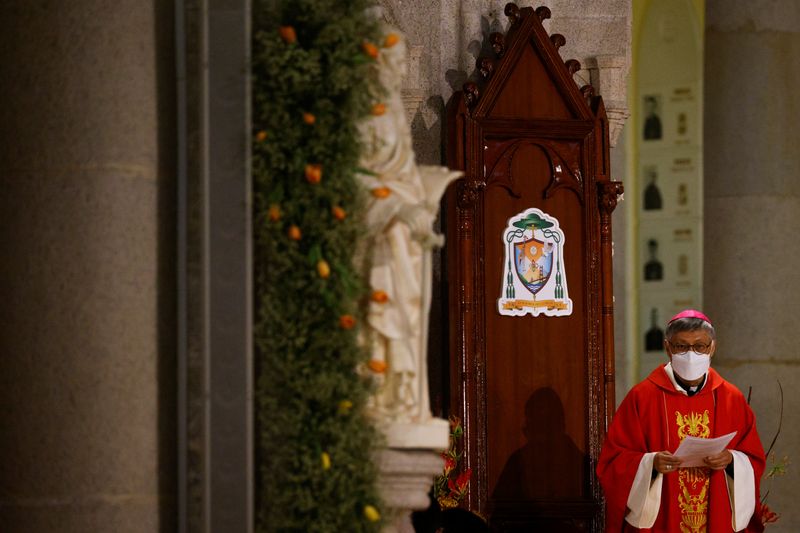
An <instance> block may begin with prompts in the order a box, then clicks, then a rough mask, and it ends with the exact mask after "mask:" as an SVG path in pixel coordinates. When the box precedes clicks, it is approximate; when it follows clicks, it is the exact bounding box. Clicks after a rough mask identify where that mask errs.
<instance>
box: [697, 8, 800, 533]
mask: <svg viewBox="0 0 800 533" xmlns="http://www.w3.org/2000/svg"><path fill="white" fill-rule="evenodd" d="M798 28H800V4H798V3H797V2H794V1H793V0H781V1H766V0H760V1H752V0H747V1H745V0H725V1H723V0H708V2H707V11H706V57H705V80H706V85H705V110H706V111H705V165H706V172H705V176H706V181H705V183H706V190H705V202H706V203H705V243H706V246H705V269H704V278H705V294H704V301H705V302H706V308H707V312H708V314H709V315H710V316H711V317H712V318H713V319H714V320H715V322H716V324H717V331H718V336H719V347H718V349H717V355H716V356H715V357H714V359H715V361H714V365H715V366H716V368H717V369H718V370H719V371H720V372H721V373H722V374H723V375H724V376H725V377H727V378H729V379H730V380H731V381H733V382H734V383H735V384H736V385H737V386H738V387H739V388H740V389H742V391H743V392H744V393H745V394H747V391H748V389H749V387H751V386H752V388H753V389H752V406H753V409H754V410H755V412H756V416H757V420H758V428H759V433H760V435H761V440H762V442H764V444H765V446H768V445H769V443H770V441H771V440H772V437H773V435H774V434H775V431H776V428H777V425H778V409H779V396H778V386H777V381H778V380H780V382H781V383H782V385H783V389H784V417H783V430H782V432H781V435H780V437H779V439H778V442H777V444H776V446H775V451H776V453H777V455H778V457H781V456H783V455H789V456H790V459H791V460H792V461H793V462H794V463H795V465H796V464H797V463H798V458H800V427H798V425H797V423H796V422H797V420H798V413H800V395H798V394H797V392H796V391H797V389H798V387H800V351H799V350H798V348H797V342H796V338H795V332H796V330H797V323H798V320H797V316H798V315H797V309H796V302H797V300H798V298H800V275H798V273H797V268H796V265H797V264H798V262H800V240H798V238H797V228H798V227H800V179H799V178H800V149H798V146H800V123H798V120H797V117H798V116H800V95H798V93H797V89H796V88H797V87H798V84H799V83H800V73H799V72H798V70H797V68H796V64H797V57H798V54H800V31H798ZM795 465H792V466H790V467H789V474H788V475H787V476H785V477H782V478H777V479H776V480H775V481H774V484H773V485H772V492H771V494H770V496H769V499H768V503H769V504H770V505H771V506H772V507H773V508H774V509H775V510H776V511H778V512H779V513H782V514H783V517H782V519H781V521H780V522H778V524H776V525H774V526H771V527H769V528H768V531H775V532H780V531H786V532H789V531H799V530H800V508H798V507H797V505H796V501H797V495H796V490H795V487H796V486H797V485H798V483H800V474H799V473H798V469H797V467H796V466H795ZM767 488H770V484H769V481H766V482H765V485H764V489H767ZM764 489H762V492H763V490H764Z"/></svg>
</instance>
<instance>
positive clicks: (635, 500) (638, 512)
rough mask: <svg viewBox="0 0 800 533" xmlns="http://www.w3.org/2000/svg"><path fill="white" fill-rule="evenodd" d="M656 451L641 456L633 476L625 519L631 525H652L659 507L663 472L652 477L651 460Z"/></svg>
mask: <svg viewBox="0 0 800 533" xmlns="http://www.w3.org/2000/svg"><path fill="white" fill-rule="evenodd" d="M656 453H657V452H649V453H646V454H644V456H642V460H641V461H639V468H638V469H637V470H636V476H635V477H634V478H633V485H631V491H630V492H629V493H628V509H630V512H629V513H628V514H627V516H625V521H626V522H628V523H629V524H630V525H632V526H633V527H636V528H639V529H646V528H650V527H653V524H655V522H656V518H658V510H659V508H660V507H661V484H662V482H663V480H664V475H663V474H660V473H659V474H658V475H657V476H656V477H655V479H653V460H654V459H655V456H656Z"/></svg>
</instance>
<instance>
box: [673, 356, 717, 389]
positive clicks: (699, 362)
mask: <svg viewBox="0 0 800 533" xmlns="http://www.w3.org/2000/svg"><path fill="white" fill-rule="evenodd" d="M710 366H711V357H710V356H709V355H708V354H702V353H697V352H693V351H691V350H690V351H688V352H686V353H682V354H674V355H673V356H672V368H673V369H674V370H675V373H676V374H678V375H679V376H680V377H681V378H683V379H684V380H686V381H694V380H696V379H700V378H701V377H703V376H704V375H705V374H706V372H708V367H710Z"/></svg>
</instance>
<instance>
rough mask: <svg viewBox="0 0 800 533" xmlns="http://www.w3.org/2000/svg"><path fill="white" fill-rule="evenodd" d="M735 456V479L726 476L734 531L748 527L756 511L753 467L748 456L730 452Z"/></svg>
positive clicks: (734, 451) (733, 451)
mask: <svg viewBox="0 0 800 533" xmlns="http://www.w3.org/2000/svg"><path fill="white" fill-rule="evenodd" d="M729 451H730V452H731V454H732V455H733V479H731V477H730V476H729V475H727V474H725V481H727V482H728V483H727V485H728V498H729V499H730V502H731V526H732V527H733V530H734V531H741V530H743V529H744V528H746V527H747V524H748V523H749V522H750V517H752V516H753V512H754V511H755V510H756V480H755V473H754V472H753V465H752V464H750V459H749V458H748V457H747V455H746V454H744V453H742V452H739V451H736V450H729Z"/></svg>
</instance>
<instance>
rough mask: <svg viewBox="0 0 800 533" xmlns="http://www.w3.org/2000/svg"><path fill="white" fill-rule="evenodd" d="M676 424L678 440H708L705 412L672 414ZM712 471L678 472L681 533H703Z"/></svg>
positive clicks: (682, 469) (680, 469)
mask: <svg viewBox="0 0 800 533" xmlns="http://www.w3.org/2000/svg"><path fill="white" fill-rule="evenodd" d="M675 416H676V420H675V422H676V423H677V424H678V438H680V440H683V439H684V437H687V436H691V437H698V438H701V439H707V438H709V437H710V436H711V427H710V426H709V417H708V409H706V410H705V412H704V413H702V414H700V413H692V412H690V413H687V414H681V413H680V412H679V411H675ZM710 474H711V469H709V468H706V467H700V468H679V469H678V486H679V490H678V506H679V507H680V510H681V524H680V526H681V533H706V524H707V523H708V484H709V480H710Z"/></svg>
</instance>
